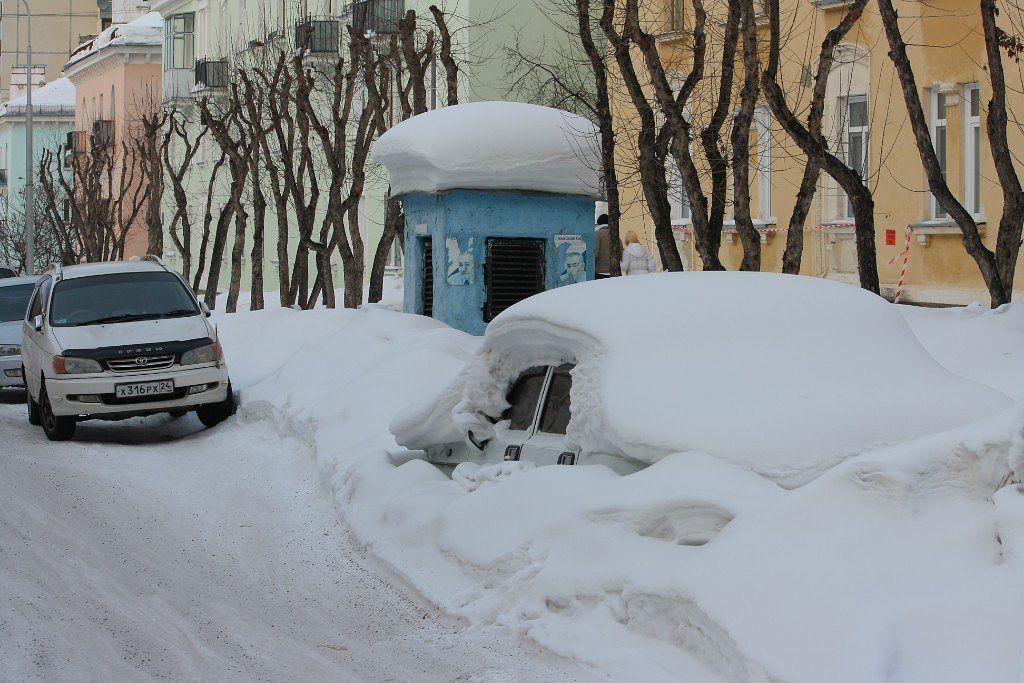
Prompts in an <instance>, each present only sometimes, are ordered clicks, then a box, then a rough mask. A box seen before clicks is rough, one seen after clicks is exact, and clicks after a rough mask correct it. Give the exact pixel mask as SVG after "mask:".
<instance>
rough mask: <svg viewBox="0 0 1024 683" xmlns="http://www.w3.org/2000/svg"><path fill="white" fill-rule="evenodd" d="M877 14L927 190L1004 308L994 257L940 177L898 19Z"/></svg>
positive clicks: (882, 5) (889, 9) (885, 0)
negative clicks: (901, 93)
mask: <svg viewBox="0 0 1024 683" xmlns="http://www.w3.org/2000/svg"><path fill="white" fill-rule="evenodd" d="M878 11H879V15H881V18H882V26H883V27H884V28H885V36H886V39H887V40H888V42H889V58H890V59H891V60H892V63H893V66H895V67H896V74H897V76H899V79H900V86H901V87H902V89H903V100H904V102H905V104H906V106H907V115H908V118H909V120H910V129H911V131H912V132H913V133H914V140H915V142H916V143H917V152H918V155H919V156H920V157H921V163H922V165H923V166H924V173H925V177H926V178H927V179H928V189H929V190H930V191H931V193H932V195H934V197H935V201H936V202H938V204H939V206H941V207H942V208H943V210H944V211H945V212H946V213H947V214H948V215H949V217H950V218H952V219H953V221H954V222H955V223H956V224H957V225H958V226H960V232H961V233H962V234H963V244H964V248H965V249H966V250H967V253H968V254H970V255H971V258H973V259H974V261H975V263H977V264H978V268H979V269H980V270H981V276H982V278H983V279H984V281H985V286H986V287H987V288H988V291H989V295H990V296H991V298H992V306H999V305H1001V304H1004V303H1006V302H1008V301H1009V300H1010V294H1009V289H1010V288H1008V287H1007V286H1006V284H1005V283H1004V282H1003V281H1002V279H1001V278H1000V277H999V269H998V268H997V267H996V260H995V255H994V254H993V253H992V252H991V251H989V249H988V248H986V247H985V245H984V244H983V243H982V241H981V234H980V233H979V232H978V224H977V223H976V222H975V221H974V217H973V216H972V215H971V213H970V212H969V211H967V209H965V208H964V207H963V205H962V204H961V203H960V202H959V201H957V199H956V197H954V196H953V193H952V192H950V190H949V185H948V184H947V183H946V179H945V178H944V177H943V175H942V168H941V167H940V166H939V160H938V157H936V155H935V148H934V146H933V145H932V136H931V130H930V127H929V125H928V120H927V119H926V118H925V115H924V109H923V108H922V106H921V97H920V95H919V93H918V89H917V82H916V79H915V78H914V71H913V68H912V67H911V65H910V57H909V56H908V55H907V46H906V43H905V42H904V41H903V35H902V34H901V33H900V28H899V18H898V17H897V15H896V10H895V8H894V7H893V5H892V2H891V0H878ZM1011 287H1012V283H1011Z"/></svg>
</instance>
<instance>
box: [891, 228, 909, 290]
mask: <svg viewBox="0 0 1024 683" xmlns="http://www.w3.org/2000/svg"><path fill="white" fill-rule="evenodd" d="M910 238H911V229H910V226H909V225H908V226H907V229H906V231H905V232H904V233H903V251H901V252H899V253H898V254H896V255H895V256H893V257H892V258H891V259H889V265H890V266H891V265H892V264H894V263H896V261H898V260H899V259H900V258H901V257H902V258H903V267H902V268H901V269H900V280H899V282H897V283H896V296H894V297H893V300H892V301H893V303H895V304H898V303H899V302H900V297H902V296H903V285H904V284H905V283H906V280H907V261H908V260H909V259H910Z"/></svg>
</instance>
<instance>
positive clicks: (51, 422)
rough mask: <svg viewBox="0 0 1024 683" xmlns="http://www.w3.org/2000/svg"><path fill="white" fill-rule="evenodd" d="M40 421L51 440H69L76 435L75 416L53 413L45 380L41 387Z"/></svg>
mask: <svg viewBox="0 0 1024 683" xmlns="http://www.w3.org/2000/svg"><path fill="white" fill-rule="evenodd" d="M29 400H30V401H31V400H32V399H31V398H29ZM39 421H40V422H41V423H42V425H43V433H44V434H46V438H47V439H49V440H50V441H68V440H69V439H70V438H71V437H73V436H74V435H75V418H74V417H68V416H64V415H54V414H53V407H52V406H51V405H50V397H49V396H48V395H47V393H46V381H45V380H44V381H43V382H42V383H41V384H40V388H39Z"/></svg>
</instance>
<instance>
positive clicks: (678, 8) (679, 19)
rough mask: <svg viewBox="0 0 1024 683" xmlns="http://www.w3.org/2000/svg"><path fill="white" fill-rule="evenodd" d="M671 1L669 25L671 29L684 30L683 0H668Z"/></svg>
mask: <svg viewBox="0 0 1024 683" xmlns="http://www.w3.org/2000/svg"><path fill="white" fill-rule="evenodd" d="M668 2H669V15H670V16H669V21H668V27H669V30H670V31H682V30H683V0H668Z"/></svg>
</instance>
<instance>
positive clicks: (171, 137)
mask: <svg viewBox="0 0 1024 683" xmlns="http://www.w3.org/2000/svg"><path fill="white" fill-rule="evenodd" d="M196 123H197V122H193V121H190V120H189V119H188V118H187V117H186V115H185V112H184V111H182V110H181V109H176V108H175V109H170V110H169V111H168V112H167V120H166V123H165V126H164V131H163V141H162V143H161V149H160V151H161V156H162V157H163V164H164V170H165V173H164V181H165V182H166V183H167V184H168V185H169V186H170V189H171V199H172V201H173V204H172V206H173V213H172V215H171V221H170V224H169V225H168V227H167V234H168V236H169V237H170V238H171V242H172V243H173V244H174V247H175V249H177V250H178V253H179V254H181V262H182V274H183V275H184V276H185V278H186V279H188V278H189V277H191V273H192V217H191V214H190V213H189V201H188V191H187V190H186V187H185V178H186V176H187V175H188V172H189V170H190V169H191V168H192V163H193V161H194V159H195V157H196V155H197V154H198V152H199V149H200V147H201V146H202V142H203V140H204V139H205V136H206V133H207V131H208V130H209V129H208V128H206V127H205V126H199V127H198V129H193V125H195V124H196ZM176 149H180V153H179V154H178V155H177V156H175V157H174V158H172V150H176ZM213 186H214V182H213V180H211V182H210V186H209V187H210V188H212V187H213Z"/></svg>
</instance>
